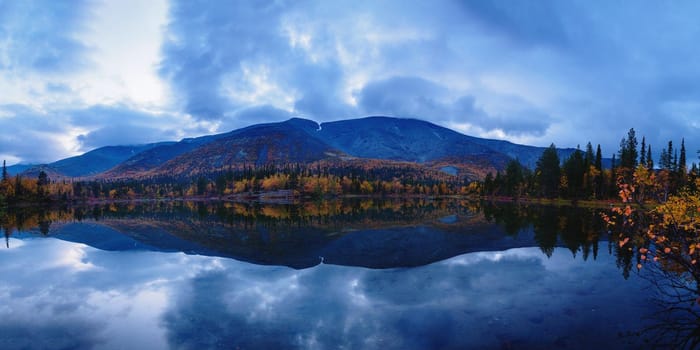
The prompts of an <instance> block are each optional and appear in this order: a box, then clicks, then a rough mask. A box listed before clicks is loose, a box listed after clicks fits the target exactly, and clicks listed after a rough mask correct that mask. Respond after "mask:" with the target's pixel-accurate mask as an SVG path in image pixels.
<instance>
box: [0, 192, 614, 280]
mask: <svg viewBox="0 0 700 350" xmlns="http://www.w3.org/2000/svg"><path fill="white" fill-rule="evenodd" d="M1 220H2V222H0V224H2V227H3V229H4V232H5V235H6V237H9V236H10V235H13V234H18V233H17V232H35V233H41V234H42V235H51V236H53V237H57V238H60V239H63V240H68V241H73V242H80V243H85V244H88V245H91V246H94V247H97V248H100V249H106V250H144V249H145V250H156V251H182V252H187V253H193V254H202V255H215V256H224V257H232V258H235V259H238V260H243V261H249V262H254V263H257V264H271V265H285V266H290V267H294V268H308V267H311V266H315V265H317V264H319V263H320V262H321V260H323V261H324V262H325V263H327V264H338V265H351V266H365V267H372V268H388V267H401V266H404V267H406V266H421V265H425V264H428V263H431V262H435V261H440V260H443V259H447V258H449V257H452V256H456V255H459V254H464V253H468V252H474V251H484V250H504V249H509V248H516V247H527V246H532V245H533V237H534V241H535V243H536V244H537V245H538V246H539V247H540V248H541V249H542V250H543V251H544V252H545V253H546V254H551V253H552V251H553V249H554V247H556V246H562V245H563V246H566V247H568V248H569V249H570V250H571V251H572V253H573V254H574V255H575V254H577V253H578V252H579V251H581V252H582V254H583V256H584V259H587V258H588V255H589V254H590V253H591V252H593V255H594V256H595V254H597V249H598V241H599V240H600V237H601V235H602V233H601V232H603V231H602V227H600V226H599V225H596V224H595V223H594V222H598V221H600V220H598V219H597V217H596V213H595V211H594V210H586V209H573V208H555V207H552V208H547V207H521V206H514V205H501V206H494V205H492V204H487V205H483V206H482V205H481V204H480V203H475V202H464V201H463V202H457V201H406V200H404V201H390V200H385V201H380V200H364V201H362V200H356V201H337V202H319V203H307V204H304V205H269V204H268V205H263V204H248V205H244V204H240V203H205V202H195V203H191V202H150V203H141V204H129V205H118V204H107V205H100V206H93V207H90V208H80V207H78V208H63V209H59V210H51V211H47V210H41V209H36V210H34V211H33V212H28V211H27V210H22V211H16V212H10V213H7V215H5V216H4V217H3V218H2V219H1Z"/></svg>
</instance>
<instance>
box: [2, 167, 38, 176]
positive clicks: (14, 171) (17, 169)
mask: <svg viewBox="0 0 700 350" xmlns="http://www.w3.org/2000/svg"><path fill="white" fill-rule="evenodd" d="M35 166H37V164H15V165H10V166H8V167H7V174H9V175H10V176H14V175H17V174H21V173H22V172H24V171H25V170H27V169H30V168H33V167H35Z"/></svg>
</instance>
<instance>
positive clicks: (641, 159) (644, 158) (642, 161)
mask: <svg viewBox="0 0 700 350" xmlns="http://www.w3.org/2000/svg"><path fill="white" fill-rule="evenodd" d="M639 150H640V154H639V164H642V165H644V166H646V164H647V146H646V138H645V137H644V136H642V146H641V147H639Z"/></svg>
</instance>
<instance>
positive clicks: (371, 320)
mask: <svg viewBox="0 0 700 350" xmlns="http://www.w3.org/2000/svg"><path fill="white" fill-rule="evenodd" d="M12 240H13V242H12V243H14V239H12ZM24 243H25V244H24V245H21V246H18V247H16V248H15V249H10V250H4V251H3V252H2V253H0V261H2V264H0V276H1V277H0V280H1V281H2V287H0V291H1V292H0V293H2V295H3V300H6V301H7V303H8V304H6V305H5V307H3V308H2V309H0V316H1V317H0V319H2V320H5V322H3V323H4V324H3V325H2V326H3V330H4V331H3V335H2V336H0V338H2V343H0V345H1V346H3V348H6V349H12V348H42V347H43V346H44V345H45V344H51V343H49V341H53V338H61V339H64V338H65V340H63V341H64V343H61V342H58V343H55V344H61V345H65V347H76V348H93V347H94V348H141V347H144V346H147V347H148V348H152V349H158V348H184V349H195V348H196V349H200V348H222V349H230V348H236V347H240V348H305V349H308V348H311V349H314V348H320V349H325V348H338V347H340V348H363V349H376V348H390V349H399V348H400V349H427V348H503V347H505V348H533V347H534V348H557V347H567V348H576V347H580V346H585V347H587V348H590V347H592V346H605V347H608V346H616V345H618V346H625V345H628V344H629V343H630V342H631V341H633V340H634V339H629V338H625V337H621V336H620V335H619V334H621V333H622V332H626V331H628V330H629V329H630V328H632V329H634V328H636V327H638V326H639V324H638V323H637V320H638V319H639V318H640V317H641V316H643V310H642V309H640V308H637V307H635V306H636V305H639V303H641V302H643V301H644V300H643V299H644V297H643V296H641V295H640V294H639V293H631V291H633V290H636V289H637V288H639V287H640V283H641V282H642V280H639V279H634V280H631V281H629V283H624V284H621V283H618V280H619V279H620V277H619V274H618V273H615V272H616V271H615V267H614V264H612V257H611V256H608V255H603V256H601V257H599V260H597V261H596V262H595V263H592V262H590V261H589V262H584V261H583V260H582V259H580V258H579V259H572V258H571V255H570V253H569V252H567V251H566V250H564V249H555V250H554V251H553V252H552V255H551V257H550V258H547V257H546V256H544V255H542V254H541V253H540V252H539V249H538V248H518V249H511V250H507V251H502V252H481V253H470V254H466V255H461V256H459V257H455V258H452V259H448V260H445V261H442V262H439V263H435V264H431V265H426V266H422V267H417V268H412V269H405V268H398V269H382V270H376V269H365V268H354V267H345V266H334V265H326V264H323V265H319V266H316V267H315V268H310V269H304V270H294V269H290V268H287V267H278V266H262V265H251V264H247V263H243V262H238V261H235V260H230V259H222V258H215V257H204V256H191V255H185V254H182V253H175V254H173V253H160V252H148V251H139V252H129V253H123V252H109V251H102V250H98V249H95V248H92V247H88V246H85V245H82V244H77V243H70V242H64V241H60V240H54V239H36V238H33V239H27V240H25V241H24ZM123 254H127V256H124V255H123ZM36 256H42V257H43V258H42V259H41V261H39V262H37V261H36ZM27 266H33V268H31V269H28V268H27ZM15 271H23V273H22V274H18V273H13V272H15ZM617 300H622V302H621V303H618V304H617V307H616V308H610V304H611V303H613V302H616V301H617ZM621 311H622V312H621ZM601 320H605V321H604V322H601ZM10 324H12V325H14V326H13V327H14V328H13V327H9V326H10ZM5 326H8V327H9V328H8V327H5ZM82 327H86V328H82ZM7 329H11V330H12V329H33V331H32V334H33V335H34V336H33V337H25V335H26V334H27V332H26V331H25V332H18V333H14V332H10V333H7V332H5V330H7ZM77 329H80V332H78V331H77ZM34 330H40V331H41V333H34V332H35V331H34ZM37 335H40V336H39V337H37ZM44 335H46V336H48V337H49V339H38V338H43V337H44ZM50 347H53V346H50Z"/></svg>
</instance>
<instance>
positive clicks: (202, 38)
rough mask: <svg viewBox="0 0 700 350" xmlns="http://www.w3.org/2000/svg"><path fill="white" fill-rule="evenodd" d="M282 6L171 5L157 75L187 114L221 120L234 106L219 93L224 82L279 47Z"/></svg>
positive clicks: (257, 3) (271, 4)
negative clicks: (166, 33) (168, 86)
mask: <svg viewBox="0 0 700 350" xmlns="http://www.w3.org/2000/svg"><path fill="white" fill-rule="evenodd" d="M283 7H284V5H279V4H278V3H277V2H272V1H263V2H254V3H251V2H229V1H173V2H172V3H171V5H170V22H169V23H168V28H167V30H168V36H167V40H166V41H165V42H164V44H163V49H162V50H163V56H164V57H163V61H162V62H161V65H160V74H161V76H163V77H164V78H165V79H167V80H169V81H170V82H171V83H172V86H173V90H174V91H175V94H176V95H177V96H179V97H181V98H182V99H183V101H184V106H183V108H184V110H185V111H186V112H187V113H189V114H192V115H194V116H196V117H197V118H202V119H208V120H212V119H220V118H221V117H222V116H223V115H224V114H225V113H226V112H228V111H229V110H230V109H231V108H232V107H233V105H232V103H231V102H230V101H229V99H227V98H226V96H224V95H223V93H222V88H223V87H222V80H223V79H224V76H225V75H227V74H232V75H234V76H235V75H241V74H242V73H243V72H242V68H243V66H244V64H245V63H246V62H247V61H252V62H255V61H257V60H260V59H264V58H265V53H266V52H276V51H277V50H278V49H279V48H280V47H281V46H282V44H283V41H282V38H281V37H280V36H279V35H278V34H277V30H278V26H279V23H278V20H279V15H280V14H281V13H282V10H283ZM265 63H275V62H265ZM237 78H238V79H237V80H239V79H245V77H237Z"/></svg>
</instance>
